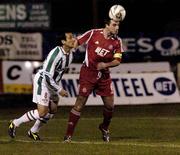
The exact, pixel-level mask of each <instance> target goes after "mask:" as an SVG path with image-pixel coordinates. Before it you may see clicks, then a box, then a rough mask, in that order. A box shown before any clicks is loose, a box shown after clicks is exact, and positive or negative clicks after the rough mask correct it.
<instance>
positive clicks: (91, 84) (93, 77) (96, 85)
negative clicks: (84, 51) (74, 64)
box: [79, 65, 114, 96]
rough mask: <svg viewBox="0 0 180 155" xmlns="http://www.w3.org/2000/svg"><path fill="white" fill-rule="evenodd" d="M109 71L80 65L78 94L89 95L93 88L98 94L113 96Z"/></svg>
mask: <svg viewBox="0 0 180 155" xmlns="http://www.w3.org/2000/svg"><path fill="white" fill-rule="evenodd" d="M111 83H112V80H111V77H110V73H109V72H108V73H107V72H106V73H104V72H102V71H98V70H91V69H89V68H88V67H86V66H85V65H83V66H82V67H81V71H80V79H79V85H80V87H79V95H81V96H89V95H90V94H91V93H92V91H93V90H94V91H95V93H96V94H98V95H100V96H113V95H114V93H113V89H112V86H111Z"/></svg>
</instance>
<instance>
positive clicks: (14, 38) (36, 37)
mask: <svg viewBox="0 0 180 155" xmlns="http://www.w3.org/2000/svg"><path fill="white" fill-rule="evenodd" d="M0 59H6V60H7V59H8V60H41V59H42V35H41V34H40V33H19V32H0Z"/></svg>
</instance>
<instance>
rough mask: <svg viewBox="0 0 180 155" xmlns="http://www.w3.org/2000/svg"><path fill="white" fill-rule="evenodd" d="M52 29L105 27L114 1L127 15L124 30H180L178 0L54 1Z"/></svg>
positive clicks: (159, 31) (155, 31) (126, 31)
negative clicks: (122, 7)
mask: <svg viewBox="0 0 180 155" xmlns="http://www.w3.org/2000/svg"><path fill="white" fill-rule="evenodd" d="M50 2H51V7H52V16H51V17H52V25H51V26H52V30H54V31H62V30H64V29H65V30H66V29H71V30H72V31H75V32H80V31H85V30H88V29H91V28H92V27H93V28H97V27H102V26H104V23H103V21H104V18H106V17H107V15H108V10H109V8H110V7H111V6H112V5H114V4H120V5H123V6H124V7H125V9H126V12H127V15H126V18H125V20H124V22H123V23H122V24H121V31H122V32H123V33H126V34H127V33H130V32H132V33H133V32H135V33H136V32H144V33H149V32H154V33H164V32H175V31H180V12H179V4H178V1H177V0H51V1H50Z"/></svg>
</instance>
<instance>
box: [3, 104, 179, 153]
mask: <svg viewBox="0 0 180 155" xmlns="http://www.w3.org/2000/svg"><path fill="white" fill-rule="evenodd" d="M70 108H71V107H60V108H59V109H58V113H57V114H56V116H55V117H54V119H52V120H50V121H49V122H48V124H47V125H45V126H44V127H43V128H42V129H41V132H40V136H41V138H42V139H43V141H41V142H34V141H32V140H31V139H29V138H28V137H27V131H28V129H29V128H30V127H31V126H32V123H33V122H30V123H27V124H22V125H21V126H20V127H19V128H18V129H17V136H16V138H15V139H11V138H9V136H8V134H7V127H8V122H9V120H10V119H13V118H15V117H19V116H21V115H22V114H23V113H24V112H26V111H27V110H29V108H2V109H0V155H35V154H37V155H76V154H77V155H176V154H180V104H168V105H165V104H163V105H146V106H117V107H116V110H115V113H114V118H113V119H112V123H111V126H110V131H111V142H110V143H104V142H103V141H102V140H101V133H100V132H99V130H98V125H99V123H100V122H101V120H102V115H101V114H102V107H85V109H84V111H83V112H82V116H81V119H80V121H79V123H78V125H77V128H76V130H75V133H74V136H73V142H72V143H71V144H66V143H63V136H64V133H65V130H66V124H67V119H68V113H69V111H70Z"/></svg>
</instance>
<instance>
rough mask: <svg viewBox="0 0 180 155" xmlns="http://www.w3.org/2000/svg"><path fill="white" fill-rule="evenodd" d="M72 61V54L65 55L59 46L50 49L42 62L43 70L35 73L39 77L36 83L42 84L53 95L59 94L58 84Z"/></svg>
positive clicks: (59, 87)
mask: <svg viewBox="0 0 180 155" xmlns="http://www.w3.org/2000/svg"><path fill="white" fill-rule="evenodd" d="M72 59H73V54H72V52H70V53H68V54H67V53H65V51H64V49H63V48H62V47H59V46H57V47H55V48H54V49H52V50H51V51H50V53H49V54H48V56H47V58H46V60H45V61H44V62H43V68H42V69H40V70H39V71H38V73H37V74H39V75H40V76H39V79H38V83H39V84H40V83H41V84H42V83H44V84H45V85H46V86H47V88H48V89H49V90H50V91H52V92H54V93H57V92H59V91H60V90H61V86H60V85H59V82H60V80H61V78H62V76H63V74H64V72H65V71H66V70H67V68H68V66H69V65H70V64H71V62H72Z"/></svg>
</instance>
